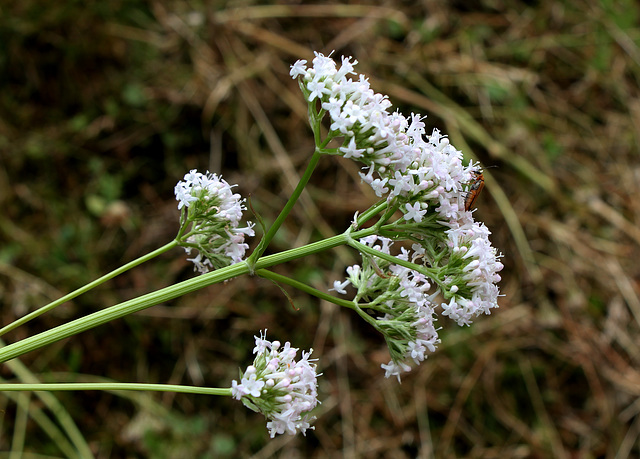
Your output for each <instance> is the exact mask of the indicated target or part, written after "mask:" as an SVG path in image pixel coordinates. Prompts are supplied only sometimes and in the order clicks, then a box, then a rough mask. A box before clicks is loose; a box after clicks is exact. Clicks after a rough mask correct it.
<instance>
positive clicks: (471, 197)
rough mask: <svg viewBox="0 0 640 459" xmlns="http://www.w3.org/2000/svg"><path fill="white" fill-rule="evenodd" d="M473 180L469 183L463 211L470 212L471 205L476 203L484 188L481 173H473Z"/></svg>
mask: <svg viewBox="0 0 640 459" xmlns="http://www.w3.org/2000/svg"><path fill="white" fill-rule="evenodd" d="M473 174H474V175H475V177H476V178H475V179H474V181H473V182H471V186H470V187H469V191H468V192H467V196H466V197H465V198H464V210H471V207H473V203H474V202H476V199H477V198H478V195H479V194H480V192H481V191H482V189H483V188H484V175H482V172H474V173H473Z"/></svg>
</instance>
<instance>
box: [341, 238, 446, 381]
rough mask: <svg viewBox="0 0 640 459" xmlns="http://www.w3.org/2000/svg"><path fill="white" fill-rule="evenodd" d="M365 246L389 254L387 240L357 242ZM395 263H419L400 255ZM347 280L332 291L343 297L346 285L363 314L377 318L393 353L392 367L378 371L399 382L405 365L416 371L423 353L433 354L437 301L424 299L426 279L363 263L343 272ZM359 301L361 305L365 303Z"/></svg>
mask: <svg viewBox="0 0 640 459" xmlns="http://www.w3.org/2000/svg"><path fill="white" fill-rule="evenodd" d="M360 242H362V243H363V244H365V245H367V246H369V247H371V248H373V249H375V250H378V251H380V252H383V253H386V254H391V252H390V247H391V246H392V245H393V241H392V240H391V239H388V238H385V237H380V236H375V235H373V236H369V237H366V238H363V239H361V240H360ZM397 258H398V259H401V260H405V261H411V262H413V263H416V262H418V258H420V256H419V255H417V254H416V253H414V254H413V258H412V259H411V260H409V251H408V250H406V249H402V250H401V253H400V254H398V255H397ZM347 275H348V278H347V280H346V281H344V282H338V281H336V282H334V284H333V286H334V288H333V290H335V291H337V292H338V293H342V294H346V293H347V292H346V291H345V290H344V289H345V288H346V287H347V286H348V285H352V286H353V287H355V288H356V290H357V294H356V298H355V300H354V301H356V302H358V304H359V305H360V307H361V308H363V309H368V310H373V311H376V312H377V313H379V314H381V315H380V316H378V317H376V325H377V326H378V328H379V330H380V331H381V332H382V333H383V334H384V337H385V340H386V341H387V346H388V347H389V351H390V352H391V361H390V362H389V363H388V364H386V365H382V368H383V369H384V370H385V376H386V377H387V378H388V377H389V376H397V377H398V381H399V380H400V374H401V373H403V372H407V371H410V370H411V367H410V365H409V362H412V361H413V362H414V363H415V364H417V365H419V364H420V362H422V361H423V360H425V359H426V358H427V356H426V354H427V352H434V351H435V349H436V345H437V344H438V343H439V342H440V339H438V329H437V328H436V327H435V325H434V322H435V320H436V319H435V317H434V316H435V315H436V313H435V307H436V306H437V304H435V303H433V302H432V301H433V299H434V296H435V295H428V292H429V290H430V289H431V284H430V282H429V279H428V278H427V277H426V276H425V275H423V274H421V273H419V272H417V271H414V270H411V269H409V268H406V267H404V266H400V265H397V264H392V263H389V262H388V261H386V260H382V259H376V260H371V259H369V258H364V259H363V263H362V267H361V266H360V265H354V266H350V267H348V268H347ZM362 301H365V302H364V303H363V302H362Z"/></svg>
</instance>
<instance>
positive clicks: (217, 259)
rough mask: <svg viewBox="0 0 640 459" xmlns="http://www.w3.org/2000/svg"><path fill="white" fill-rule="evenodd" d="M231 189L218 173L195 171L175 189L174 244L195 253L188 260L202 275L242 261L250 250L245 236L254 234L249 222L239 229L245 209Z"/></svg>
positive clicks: (238, 196) (185, 177) (240, 199)
mask: <svg viewBox="0 0 640 459" xmlns="http://www.w3.org/2000/svg"><path fill="white" fill-rule="evenodd" d="M234 186H235V185H234ZM232 187H233V186H232V185H229V184H228V183H227V182H226V181H225V180H223V179H222V177H220V176H218V175H217V174H213V173H209V172H207V173H206V174H202V173H200V172H198V171H196V170H195V169H194V170H191V171H189V172H188V173H187V174H185V176H184V180H181V181H179V182H178V184H177V185H176V186H175V189H174V193H175V196H176V200H177V201H178V209H180V210H181V211H182V214H181V217H180V224H181V225H180V226H181V228H180V233H179V235H178V237H177V241H178V243H179V244H180V245H181V246H182V247H183V248H184V249H185V251H186V252H187V253H188V254H191V250H192V249H195V250H197V251H198V253H197V254H196V256H194V257H192V258H188V260H189V261H192V262H193V264H194V269H197V270H198V271H200V272H201V273H206V272H208V271H209V270H210V269H217V268H220V267H223V266H228V265H230V264H231V263H238V262H240V261H242V259H243V258H244V254H245V251H246V249H248V248H249V246H248V244H246V243H245V242H244V237H245V236H253V235H254V231H253V224H252V223H251V222H248V223H247V226H246V227H240V221H241V219H242V212H243V211H244V210H246V207H245V206H244V199H242V198H241V196H240V195H239V194H235V193H233V192H232V190H231V189H232Z"/></svg>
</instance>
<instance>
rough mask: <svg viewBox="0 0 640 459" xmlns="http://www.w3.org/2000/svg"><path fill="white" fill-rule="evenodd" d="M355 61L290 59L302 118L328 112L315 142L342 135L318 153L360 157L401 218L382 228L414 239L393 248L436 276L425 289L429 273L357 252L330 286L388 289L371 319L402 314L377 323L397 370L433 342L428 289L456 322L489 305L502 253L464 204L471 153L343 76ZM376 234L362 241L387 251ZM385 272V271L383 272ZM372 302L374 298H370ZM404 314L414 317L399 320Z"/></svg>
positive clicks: (359, 80) (391, 369) (475, 170)
mask: <svg viewBox="0 0 640 459" xmlns="http://www.w3.org/2000/svg"><path fill="white" fill-rule="evenodd" d="M355 64H356V62H355V61H354V62H352V61H351V58H349V57H343V58H342V65H341V66H340V68H337V66H336V63H335V62H334V61H333V59H331V58H329V57H325V56H323V55H322V54H318V53H316V57H315V58H314V59H313V66H312V67H309V68H308V67H307V66H306V61H298V62H296V63H295V64H294V65H293V66H292V67H291V76H292V77H293V78H298V81H299V84H300V88H301V90H302V92H303V94H304V95H305V97H306V98H307V101H308V103H309V107H310V108H311V113H312V118H314V119H312V120H311V122H312V123H313V122H314V121H315V122H319V121H318V120H322V118H323V117H324V116H325V115H327V114H328V115H329V118H330V121H331V125H330V128H329V133H328V135H327V139H323V140H322V143H323V144H325V145H326V144H328V142H327V141H328V140H334V139H342V146H341V147H339V148H337V149H335V151H332V150H327V153H332V154H340V155H342V156H344V157H345V158H352V159H354V160H356V161H359V162H361V163H362V164H363V165H364V166H363V171H362V172H361V173H360V176H361V178H362V180H363V181H364V182H365V183H367V184H368V185H369V186H371V188H373V190H374V191H375V193H376V194H377V195H378V196H379V197H384V198H386V200H387V203H388V208H391V209H397V210H400V211H401V212H402V213H403V218H402V219H401V221H399V222H396V223H394V224H392V225H388V226H387V228H388V229H389V233H388V235H393V236H394V239H406V240H410V241H413V242H414V244H413V245H412V247H411V251H407V250H405V249H402V253H401V254H399V255H396V257H397V258H400V259H402V260H409V261H411V262H412V263H415V264H416V265H418V266H423V267H424V268H425V271H422V272H427V271H428V272H429V273H431V274H430V276H429V277H430V278H431V281H432V282H433V283H434V284H436V286H437V289H435V292H434V293H433V294H432V295H429V289H430V287H431V285H430V282H428V281H427V278H426V277H425V276H424V275H423V274H421V273H420V272H419V271H413V270H410V269H408V268H401V267H400V266H394V265H389V263H388V262H383V261H381V259H378V258H377V257H375V260H373V261H371V260H368V259H367V258H366V257H363V265H362V267H360V266H359V265H356V266H352V267H350V268H348V269H347V273H348V279H347V280H346V281H345V282H336V283H335V284H334V290H336V291H337V292H339V293H346V291H345V288H346V286H347V285H349V284H351V285H353V286H354V287H355V288H356V289H357V290H358V293H357V295H356V298H355V299H354V302H355V303H356V304H358V301H360V300H363V299H374V298H376V295H380V294H381V290H380V288H384V289H388V290H387V294H386V295H383V297H384V298H385V300H384V301H388V304H387V306H388V307H390V308H391V307H392V308H393V311H392V312H385V313H386V314H387V315H385V316H383V317H382V319H378V320H389V318H390V317H391V318H396V317H402V318H403V321H402V322H403V324H404V325H403V326H401V324H399V323H398V321H397V320H396V319H394V320H395V321H392V322H391V324H392V325H393V327H391V328H389V330H388V331H384V330H383V333H384V334H385V338H386V339H387V344H388V345H389V349H390V352H391V357H392V362H390V363H389V364H388V365H383V367H384V368H385V370H386V375H387V377H388V376H391V375H397V376H398V377H399V374H400V372H401V371H409V369H410V367H409V366H408V364H407V361H410V360H413V361H414V362H415V363H419V362H420V361H421V360H423V359H424V351H425V350H429V351H433V349H434V346H435V344H436V343H437V342H438V340H437V333H436V330H435V328H434V327H433V315H434V314H435V312H434V307H433V305H432V303H431V301H432V300H433V299H434V297H435V295H436V294H438V293H439V294H442V296H443V297H444V298H445V300H447V302H444V303H442V308H443V314H444V315H445V316H448V317H450V318H451V319H453V320H455V321H456V322H457V323H458V324H459V325H469V324H470V323H471V320H472V319H473V318H474V317H476V316H477V315H479V314H483V313H484V314H489V313H490V312H491V309H493V308H496V307H497V306H498V305H497V299H498V296H499V289H498V287H497V285H496V283H497V282H498V281H499V280H500V276H499V275H498V272H499V271H500V270H502V268H503V265H502V263H500V262H499V261H498V260H499V258H500V257H501V255H499V254H498V253H497V251H496V249H495V248H493V247H492V246H491V243H490V242H489V238H488V236H489V234H490V233H489V230H488V229H487V228H486V226H484V225H483V224H479V223H477V222H475V221H474V219H473V215H472V212H470V211H469V210H468V209H465V196H466V192H468V191H469V189H470V185H471V184H472V183H473V182H474V181H475V180H476V178H477V175H478V174H479V172H480V170H479V167H478V166H477V165H474V164H473V163H472V162H470V163H469V164H468V165H466V166H465V165H464V164H463V162H462V159H463V158H462V153H461V152H460V151H458V150H456V149H455V148H454V147H453V146H452V145H451V144H450V143H449V140H448V139H447V138H446V137H444V136H442V135H441V134H440V132H439V131H438V130H437V129H434V130H433V131H432V133H431V135H430V136H427V138H426V140H425V138H424V135H425V125H424V123H423V122H422V120H421V118H420V116H419V115H416V114H412V115H411V118H410V119H407V118H405V117H404V116H403V115H402V114H400V113H398V112H394V113H390V112H389V108H390V107H391V104H390V102H389V101H388V99H387V97H386V96H384V95H381V94H376V93H374V92H373V90H372V89H371V88H370V87H369V82H368V81H367V79H366V78H365V76H364V75H358V76H357V77H354V78H349V77H348V76H349V75H355V73H354V71H353V69H354V65H355ZM318 107H319V108H318ZM390 227H393V228H390ZM385 235H387V233H385ZM377 240H378V241H380V242H382V245H375V244H374V243H375V242H376V239H375V238H374V239H364V240H363V241H361V242H363V243H365V244H367V245H370V246H371V247H373V248H375V249H376V250H379V251H382V252H384V253H389V252H388V249H389V246H390V245H391V239H386V238H378V239H377ZM371 263H373V264H375V263H380V266H381V267H384V269H383V273H384V275H381V274H382V273H380V272H379V269H380V267H376V266H373V267H369V268H371V269H369V268H367V269H365V267H366V266H367V265H370V264H371ZM385 269H386V270H387V271H388V272H387V271H385ZM386 275H388V276H390V278H389V279H385V277H384V276H386ZM392 279H393V280H392ZM382 284H384V285H382ZM373 303H374V306H376V308H377V307H378V305H377V303H376V301H375V300H374V301H373ZM378 303H379V301H378ZM370 305H371V303H367V304H365V305H364V307H365V308H370ZM401 305H402V306H401ZM407 305H410V306H407ZM398 307H400V308H401V309H397V308H398ZM402 308H405V309H406V308H409V309H408V310H410V311H411V312H409V313H408V312H406V311H405V309H402ZM378 310H380V309H378ZM388 314H390V316H389V315H388ZM414 317H416V319H415V320H414ZM411 321H414V322H411ZM409 322H411V323H412V324H414V325H412V326H409V327H408V328H407V327H406V324H407V323H409ZM403 327H404V328H403ZM390 337H391V338H390ZM403 340H404V341H403Z"/></svg>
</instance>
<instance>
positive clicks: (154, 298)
mask: <svg viewBox="0 0 640 459" xmlns="http://www.w3.org/2000/svg"><path fill="white" fill-rule="evenodd" d="M375 232H376V230H375V229H372V228H366V229H363V230H360V231H354V232H351V233H350V234H349V233H348V232H346V233H344V234H339V235H337V236H333V237H330V238H328V239H324V240H322V241H318V242H314V243H312V244H308V245H306V246H303V247H297V248H295V249H291V250H287V251H285V252H280V253H276V254H273V255H269V256H266V257H263V258H261V259H259V260H258V261H257V262H256V264H255V269H262V268H269V267H271V266H275V265H278V264H281V263H286V262H288V261H291V260H295V259H298V258H302V257H305V256H307V255H311V254H314V253H318V252H322V251H324V250H328V249H332V248H335V247H338V246H340V245H344V244H347V243H349V242H350V241H352V238H353V237H356V238H360V237H366V236H370V235H371V234H375ZM249 272H250V268H249V265H248V263H245V262H242V263H236V264H234V265H231V266H227V267H226V268H221V269H218V270H215V271H212V272H210V273H207V274H202V275H201V276H198V277H195V278H193V279H188V280H186V281H183V282H180V283H178V284H175V285H171V286H169V287H165V288H163V289H160V290H157V291H155V292H151V293H147V294H146V295H142V296H140V297H138V298H134V299H131V300H128V301H125V302H123V303H119V304H117V305H115V306H111V307H109V308H106V309H103V310H100V311H97V312H94V313H93V314H89V315H88V316H85V317H81V318H79V319H76V320H73V321H71V322H67V323H66V324H63V325H59V326H57V327H55V328H52V329H50V330H47V331H44V332H42V333H39V334H37V335H34V336H30V337H28V338H25V339H23V340H20V341H17V342H15V343H12V344H10V345H8V346H5V347H3V348H0V362H6V361H7V360H10V359H13V358H16V357H19V356H21V355H22V354H25V353H27V352H30V351H33V350H35V349H38V348H40V347H43V346H46V345H48V344H51V343H54V342H56V341H59V340H61V339H64V338H68V337H70V336H73V335H76V334H78V333H81V332H83V331H86V330H89V329H91V328H94V327H97V326H98V325H102V324H104V323H107V322H110V321H112V320H115V319H118V318H120V317H124V316H126V315H129V314H133V313H135V312H138V311H142V310H143V309H146V308H149V307H151V306H155V305H156V304H159V303H163V302H165V301H169V300H172V299H174V298H177V297H179V296H182V295H185V294H187V293H189V292H193V291H195V290H199V289H201V288H203V287H206V286H208V285H211V284H216V283H219V282H223V281H225V280H228V279H231V278H233V277H237V276H240V275H242V274H248V273H249Z"/></svg>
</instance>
